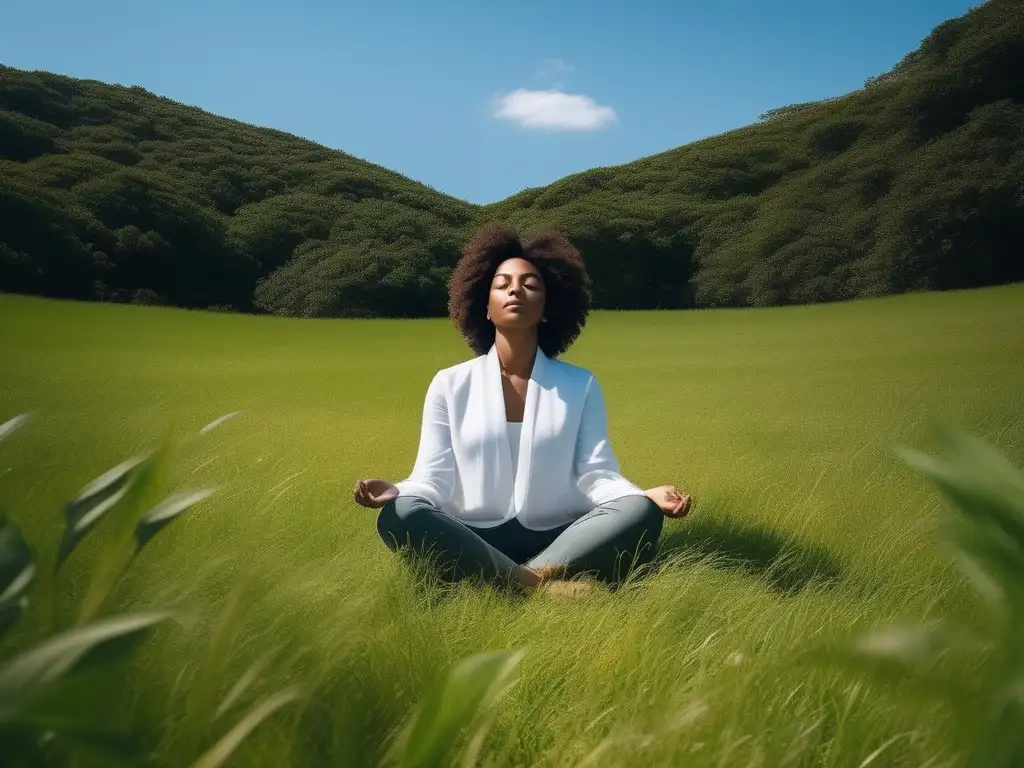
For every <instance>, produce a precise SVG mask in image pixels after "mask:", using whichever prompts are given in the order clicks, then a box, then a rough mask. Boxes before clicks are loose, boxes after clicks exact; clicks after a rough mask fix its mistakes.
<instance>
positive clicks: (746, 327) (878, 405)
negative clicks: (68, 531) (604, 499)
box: [0, 286, 1024, 767]
mask: <svg viewBox="0 0 1024 768" xmlns="http://www.w3.org/2000/svg"><path fill="white" fill-rule="evenodd" d="M1022 303H1024V287H1021V286H1009V287H1005V288H997V289H986V290H983V291H972V292H962V293H950V294H924V295H917V296H906V297H897V298H891V299H882V300H877V301H868V302H857V303H851V304H840V305H831V306H815V307H796V308H790V309H774V310H751V311H722V312H718V311H713V312H688V313H671V312H648V313H597V314H595V315H594V316H593V317H592V318H591V321H590V323H589V327H588V329H587V331H586V332H585V333H584V335H583V337H582V338H581V339H580V341H579V342H578V343H577V345H576V346H575V347H574V348H573V349H572V350H571V351H570V353H569V354H568V355H567V356H566V359H567V360H568V361H569V362H574V363H578V364H580V365H583V366H586V367H588V368H590V369H591V370H593V371H594V372H595V373H596V374H597V375H598V376H599V377H600V379H601V381H602V384H603V386H604V388H605V391H606V396H607V400H608V408H609V422H610V429H611V434H612V439H613V442H614V446H615V449H616V452H617V454H618V456H619V459H620V461H621V463H622V466H623V470H624V472H625V474H626V475H627V476H629V477H630V478H631V479H633V480H634V481H635V482H637V483H639V484H641V485H643V486H644V487H649V486H652V485H656V484H661V483H666V482H671V483H676V484H678V485H679V486H680V487H682V488H683V489H685V490H687V491H691V492H693V493H694V494H695V497H696V499H697V504H696V508H695V511H694V513H693V515H692V516H691V517H689V518H687V519H685V520H682V521H669V522H667V523H666V526H665V534H664V538H663V553H662V554H663V557H662V560H661V563H660V564H659V568H657V569H656V570H654V571H653V572H651V573H650V574H648V575H647V577H646V578H644V579H642V580H641V581H639V582H637V583H635V584H632V585H629V586H628V587H626V588H624V589H622V590H619V591H617V592H614V593H612V592H608V591H599V592H598V593H597V594H596V595H594V596H593V597H590V598H587V599H585V600H580V601H578V602H575V603H566V602H565V601H557V600H551V599H540V598H535V599H530V600H521V599H517V598H513V597H510V596H507V595H503V594H500V593H498V592H495V591H494V590H489V589H477V588H473V587H470V586H468V585H463V586H459V587H451V588H444V589H440V588H432V587H430V586H429V585H427V584H424V582H423V579H422V578H421V577H420V576H418V575H417V574H415V573H411V572H410V571H409V570H408V569H407V568H406V567H405V566H404V565H403V564H401V563H400V562H399V561H398V560H397V559H395V558H394V557H392V556H391V554H390V553H389V552H387V551H386V550H385V549H384V547H383V546H381V545H380V544H379V541H378V540H377V537H376V531H375V528H374V525H373V513H372V512H370V511H369V510H365V509H362V508H359V507H357V506H356V505H355V504H354V503H353V502H351V501H350V496H349V493H350V489H351V486H352V483H353V481H354V480H355V479H357V478H360V477H368V476H380V477H387V478H390V479H393V480H397V479H400V478H401V477H403V476H404V475H405V473H406V472H407V471H408V469H409V468H410V467H411V463H412V460H413V457H414V454H415V447H416V439H417V436H418V427H419V409H420V408H421V406H422V398H423V392H424V391H425V387H426V384H427V383H428V382H429V379H430V376H432V375H433V372H434V371H436V370H437V369H438V368H440V367H443V366H446V365H451V364H454V363H456V362H459V361H461V360H463V359H466V357H468V352H467V351H466V349H465V347H464V346H463V345H462V343H461V341H460V340H459V339H458V337H457V336H456V335H455V332H454V331H453V330H452V329H451V327H450V325H449V324H448V323H447V322H444V321H435V320H429V321H335V322H331V321H308V320H290V319H278V318H262V317H238V316H230V315H218V314H205V313H188V312H178V311H170V310H163V309H154V308H139V307H109V306H99V305H77V304H71V303H59V302H47V301H43V300H38V299H25V298H17V297H10V296H0V323H2V324H3V327H4V328H5V329H11V330H10V332H5V334H4V335H3V337H2V338H0V359H2V360H3V367H2V368H0V406H2V408H3V411H2V412H0V422H3V421H4V420H6V419H8V418H11V417H13V416H15V415H17V414H19V413H26V412H31V413H32V419H31V420H30V421H29V422H27V423H26V424H25V425H23V426H21V427H20V428H19V429H18V430H17V431H16V432H15V433H13V434H12V435H10V436H9V437H8V438H7V439H6V440H5V441H4V443H3V447H4V450H3V452H2V455H0V506H2V508H3V509H5V510H6V511H7V512H8V514H9V515H10V516H11V518H12V519H14V520H15V521H16V522H17V523H18V525H19V526H20V528H21V529H22V531H23V532H24V535H25V537H26V538H27V539H28V540H29V541H30V542H31V543H32V545H33V546H34V547H36V549H37V555H38V556H39V558H40V559H41V561H42V562H52V561H53V558H54V557H55V556H56V554H57V548H58V546H59V543H60V540H61V535H62V533H63V530H64V525H65V519H64V516H63V514H62V511H61V510H62V508H63V505H64V504H65V502H67V501H68V500H69V499H72V498H73V497H74V496H75V495H76V493H78V492H79V491H80V490H81V489H82V488H83V487H84V486H85V485H86V484H87V483H88V482H89V481H90V480H92V479H93V478H96V477H97V476H98V475H100V474H101V473H102V472H104V471H106V470H107V469H109V468H110V467H114V466H116V465H117V464H119V463H120V462H122V461H124V460H126V459H127V458H129V457H131V456H136V455H139V454H141V453H143V452H145V451H147V450H151V449H152V448H154V447H155V446H157V445H159V444H161V443H162V442H163V441H165V440H171V439H173V440H181V439H182V438H183V436H185V435H189V434H194V433H196V432H198V431H199V430H201V429H202V428H203V427H204V426H205V425H207V424H210V423H211V422H213V421H214V420H215V419H217V418H218V417H220V416H223V415H225V414H232V413H233V414H236V415H235V416H234V418H231V419H228V420H226V421H225V422H223V423H221V424H219V425H218V426H217V427H216V429H213V430H212V431H210V432H209V433H207V434H204V435H203V439H202V440H201V441H192V442H188V441H186V442H184V443H182V444H181V448H180V449H179V450H178V451H177V453H176V461H175V463H174V465H173V466H171V467H169V468H168V477H167V484H168V486H169V487H171V488H173V489H205V488H217V489H218V490H217V492H216V493H215V494H214V495H212V496H210V497H209V498H205V499H203V500H202V503H201V504H198V505H197V506H196V508H195V509H194V510H191V511H190V512H189V513H188V514H186V515H183V516H182V517H181V518H180V519H177V520H175V521H174V524H173V525H170V526H168V527H167V528H165V529H162V530H160V532H159V534H158V535H157V536H156V538H155V539H154V541H153V542H152V543H151V544H149V545H148V546H146V548H145V549H144V550H143V551H141V552H140V553H139V554H138V556H137V557H135V559H134V561H133V563H132V566H131V569H130V570H129V571H128V572H126V574H125V576H124V578H123V579H122V580H121V581H120V582H118V583H117V585H116V587H115V588H114V590H113V592H112V593H111V595H110V601H111V607H112V609H116V610H117V611H130V610H146V609H147V608H150V607H153V606H200V607H202V608H203V610H204V613H203V614H202V615H203V616H206V617H207V618H206V619H205V620H204V622H205V623H204V622H200V624H199V625H198V626H197V628H196V629H195V630H194V631H193V632H191V633H184V632H180V631H176V630H174V629H173V628H170V627H167V628H159V629H158V630H157V631H156V632H155V633H154V636H153V639H152V640H151V641H149V642H148V643H147V644H146V645H145V646H143V647H142V648H141V649H140V652H139V654H138V656H137V657H136V662H135V663H136V664H137V665H138V668H139V669H145V670H147V673H148V674H147V675H145V676H143V675H123V676H116V677H113V678H112V679H110V680H109V681H107V682H106V683H105V685H106V687H107V688H109V690H110V696H111V700H112V701H114V702H115V703H114V704H112V705H111V707H112V710H111V717H113V718H115V719H116V720H117V721H118V722H120V723H123V724H124V725H126V726H129V725H130V726H132V727H134V728H137V729H140V730H141V731H142V732H144V733H148V734H171V735H170V736H166V735H165V737H164V741H163V742H162V743H160V744H159V750H160V754H161V755H164V757H165V758H166V756H168V755H174V754H176V752H175V750H176V749H180V748H181V746H180V745H175V743H174V738H176V737H175V735H174V734H179V736H180V734H182V733H183V731H180V730H175V728H174V727H172V726H175V725H177V724H178V721H179V719H180V718H181V717H182V713H183V712H185V711H187V708H188V707H187V702H188V700H189V696H192V697H193V698H194V697H195V696H197V695H198V694H196V693H194V692H191V691H190V689H189V686H188V685H187V681H188V680H191V679H193V678H194V675H195V674H196V671H197V669H199V666H198V665H199V664H200V662H201V659H202V658H204V657H203V653H204V651H203V649H205V648H209V647H210V646H209V643H210V642H212V640H213V638H214V637H215V631H216V626H217V621H216V617H217V616H221V615H222V612H223V611H224V610H227V608H228V607H229V606H228V603H227V602H226V601H227V600H228V596H229V595H231V594H232V589H233V588H234V587H235V586H236V584H238V583H240V582H241V583H244V584H245V585H246V592H245V595H246V597H245V598H244V600H242V601H241V603H240V604H239V605H240V607H239V608H238V614H237V618H236V622H235V624H234V625H233V631H232V636H231V642H230V643H229V644H228V645H227V646H226V647H229V648H230V651H229V652H228V651H225V658H224V661H223V665H224V669H225V671H224V673H223V675H222V676H218V677H217V678H216V679H214V680H211V681H210V685H211V686H212V689H211V691H210V692H209V693H208V694H203V695H204V696H208V698H209V700H210V701H215V702H217V703H220V702H222V701H223V700H224V699H225V697H227V696H228V695H229V694H230V692H231V690H232V686H233V685H235V684H236V682H237V681H238V680H240V679H242V678H243V677H245V675H246V673H247V672H249V671H250V670H251V669H252V668H253V665H254V664H257V665H261V666H259V667H258V669H262V670H263V671H262V672H260V674H258V675H257V674H253V675H250V677H252V678H253V682H252V687H251V689H248V690H247V692H246V700H249V699H251V700H252V701H254V702H259V701H265V700H267V699H268V697H271V696H273V695H274V694H275V692H276V691H279V690H282V689H284V688H285V687H286V686H287V685H290V684H293V683H295V682H298V681H302V682H303V683H308V685H309V693H308V697H307V698H306V699H304V701H303V702H302V704H301V705H300V706H292V705H289V706H284V707H282V708H281V709H280V711H276V712H275V713H273V714H272V715H271V716H270V717H269V718H268V720H267V721H266V722H265V723H263V724H262V725H260V726H259V727H258V728H255V729H254V730H253V731H252V733H251V734H249V736H248V738H247V739H246V740H245V741H244V742H242V743H240V744H239V745H238V747H237V750H238V753H237V754H238V755H239V759H240V760H242V761H243V763H244V764H245V765H254V766H282V765H311V764H325V763H327V764H330V763H332V761H333V762H334V763H335V764H339V763H340V764H351V765H364V764H380V763H381V761H383V760H385V759H386V758H389V759H392V760H397V758H396V755H397V754H398V753H397V752H395V751H394V745H395V744H396V742H395V738H396V737H397V736H398V734H400V733H401V732H402V729H403V728H404V727H405V726H406V725H407V723H408V722H409V721H408V718H409V717H410V714H411V713H412V712H414V711H415V708H416V707H417V705H418V704H419V703H420V702H421V701H422V700H423V697H424V696H426V695H427V694H428V691H430V690H434V686H436V685H439V680H440V679H441V677H442V675H444V674H445V673H446V672H448V671H449V670H451V669H452V668H453V666H454V665H456V664H458V663H459V662H460V661H462V660H464V659H467V658H469V657H472V656H473V655H474V654H478V653H483V652H497V651H503V650H512V649H520V648H521V649H524V655H523V656H522V659H521V661H519V663H518V665H517V667H516V675H517V677H516V682H515V684H514V685H513V686H512V687H510V688H508V690H504V691H503V692H502V695H501V696H500V699H499V700H498V701H497V703H496V704H495V708H494V712H493V722H490V723H489V724H488V727H487V728H486V732H485V734H484V736H483V737H481V738H482V742H481V745H480V746H479V750H480V751H479V764H483V765H508V764H530V765H536V766H552V767H553V766H564V765H621V764H623V763H624V761H628V763H629V764H631V765H645V764H647V765H665V764H681V763H682V764H691V765H711V766H717V765H730V766H731V765H763V766H784V765H791V766H804V765H808V766H809V765H843V766H845V765H861V764H865V765H889V764H908V765H918V766H923V765H929V766H939V765H958V764H960V762H959V761H960V756H959V755H958V754H957V752H956V745H955V744H953V743H951V742H950V740H949V738H948V736H949V733H950V726H951V722H952V719H953V718H954V710H953V708H952V707H950V706H949V705H948V703H945V702H943V701H941V700H936V701H932V700H929V701H927V702H924V703H922V704H921V705H920V706H919V707H917V708H909V707H903V706H901V705H900V703H899V699H898V697H897V696H895V695H894V694H893V693H892V692H891V691H889V690H888V689H887V688H885V687H884V686H882V685H880V684H877V683H875V682H872V681H867V680H864V679H861V678H858V677H856V676H852V677H851V676H849V675H846V674H844V673H843V672H842V671H838V670H834V669H831V668H827V667H826V668H822V667H818V666H814V665H808V664H806V663H805V662H804V661H803V655H802V654H803V652H804V651H806V650H807V649H808V648H810V647H811V646H813V645H815V644H817V643H824V642H826V641H828V640H830V639H835V638H841V637H847V636H849V635H850V634H851V633H856V632H860V631H867V630H870V629H874V628H881V627H886V626H889V625H892V624H894V623H896V622H898V621H901V620H904V619H907V620H912V621H922V622H927V621H932V620H937V619H939V618H947V619H950V620H956V621H972V620H975V619H976V618H977V608H976V606H975V604H974V602H973V601H972V599H971V595H972V591H971V586H970V584H969V582H968V581H967V580H966V579H965V578H964V577H963V576H962V575H961V573H960V572H959V571H958V570H956V568H955V567H954V565H953V564H951V563H950V562H949V561H948V559H947V557H946V556H945V554H944V553H943V552H942V550H941V549H940V548H939V546H938V545H937V543H936V533H937V526H938V524H939V522H940V521H941V520H942V519H943V516H944V515H945V510H946V505H945V502H944V501H943V499H942V497H941V496H940V495H939V494H938V493H936V491H935V488H934V486H933V485H932V484H931V483H930V482H929V481H928V479H927V478H924V477H922V476H920V475H918V474H917V473H916V472H915V471H914V469H913V468H911V467H909V466H907V465H906V464H905V463H904V462H903V461H902V460H901V459H900V457H899V456H898V455H897V454H896V452H895V450H894V448H895V446H897V445H903V446H912V447H914V448H915V449H918V450H921V451H923V452H925V453H931V452H933V451H934V450H936V449H937V443H936V440H935V437H934V435H933V433H932V431H931V425H932V424H933V423H934V422H945V423H949V424H952V425H955V426H956V427H958V428H960V429H963V430H965V431H967V432H970V433H972V434H974V435H977V436H978V437H979V438H981V439H983V440H985V441H986V442H987V443H989V444H991V445H992V446H993V447H994V448H995V449H996V450H998V451H1000V452H1001V453H1003V454H1004V455H1006V456H1007V457H1008V458H1009V459H1010V460H1011V461H1012V462H1014V463H1016V464H1017V465H1020V464H1021V463H1024V430H1022V426H1024V421H1022V414H1024V386H1022V385H1021V383H1020V382H1022V381H1024V355H1022V354H1021V351H1022V350H1021V346H1020V339H1021V338H1024V313H1021V312H1020V311H1019V310H1020V307H1021V306H1022ZM99 543H100V542H99V541H98V540H93V538H92V537H90V536H87V537H85V538H84V539H83V540H82V541H81V543H80V544H79V545H78V547H77V548H76V551H75V553H74V555H73V557H72V558H70V559H69V561H68V563H67V564H66V566H64V568H62V571H61V574H60V577H59V578H60V582H59V585H60V591H59V600H58V606H57V608H58V611H59V612H60V615H61V616H65V617H69V618H70V617H72V616H74V615H75V612H76V611H77V609H78V607H79V606H80V605H81V601H82V600H83V599H84V597H85V596H86V595H87V594H88V591H89V588H90V587H89V585H90V580H89V577H90V574H92V573H93V569H94V568H95V567H96V565H97V563H98V562H100V557H101V549H100V547H99ZM34 589H35V590H36V592H35V595H36V597H34V598H33V599H34V600H39V599H45V598H46V596H47V595H51V594H57V593H55V592H54V581H53V576H52V574H51V573H49V572H45V571H44V572H40V573H39V575H38V583H37V584H36V586H35V587H34ZM45 624H46V617H45V616H44V615H42V614H41V613H40V612H39V611H36V610H35V608H34V606H33V607H30V610H29V611H28V612H27V613H26V615H25V617H24V619H23V621H22V623H21V624H20V625H19V629H18V630H16V631H12V632H11V633H10V635H9V636H8V637H6V638H5V639H4V641H3V645H2V646H0V651H2V653H3V658H7V657H8V656H9V655H10V654H11V653H13V652H14V651H15V650H17V649H20V648H24V647H27V644H28V643H30V642H31V638H32V637H34V636H37V635H38V633H39V632H41V631H43V628H44V627H45ZM231 711H232V715H231V717H230V720H231V722H232V723H234V722H238V721H240V720H241V719H242V718H244V717H245V715H246V713H247V710H246V709H245V708H244V707H241V708H238V707H236V708H234V709H232V710H231ZM217 730H218V732H219V733H220V732H224V731H226V728H218V729H217ZM477 732H478V731H477V730H474V729H472V728H471V729H469V730H467V731H466V732H465V733H463V734H462V735H460V736H459V737H458V738H459V739H462V741H459V743H458V749H460V750H464V749H466V748H468V747H469V744H470V741H471V740H472V738H473V735H474V734H475V733H477ZM180 738H185V736H180ZM207 743H210V744H211V745H212V742H207ZM389 749H391V750H392V751H391V752H389ZM873 755H874V757H872V756H873ZM389 756H390V757H389Z"/></svg>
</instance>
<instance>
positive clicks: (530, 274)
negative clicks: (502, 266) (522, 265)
mask: <svg viewBox="0 0 1024 768" xmlns="http://www.w3.org/2000/svg"><path fill="white" fill-rule="evenodd" d="M519 274H520V275H522V276H523V277H524V278H526V277H536V278H537V279H538V280H539V279H540V273H539V272H520V273H519ZM495 277H512V275H510V274H509V273H508V272H498V273H497V274H496V275H495Z"/></svg>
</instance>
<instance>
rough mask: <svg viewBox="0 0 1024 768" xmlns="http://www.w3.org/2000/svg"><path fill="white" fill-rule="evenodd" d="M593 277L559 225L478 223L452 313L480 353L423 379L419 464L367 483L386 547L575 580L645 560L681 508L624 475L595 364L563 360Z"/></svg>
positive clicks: (682, 501)
mask: <svg viewBox="0 0 1024 768" xmlns="http://www.w3.org/2000/svg"><path fill="white" fill-rule="evenodd" d="M589 304H590V283H589V279H588V277H587V273H586V270H585V267H584V264H583V261H582V259H581V258H580V255H579V253H578V252H577V250H576V249H575V248H574V247H573V246H572V245H571V244H570V243H569V242H568V241H566V240H565V239H564V238H562V237H561V236H558V235H545V236H542V237H538V238H536V239H533V240H532V241H530V242H528V243H526V244H525V245H524V244H523V243H522V242H521V241H520V239H519V237H518V235H517V234H516V233H515V232H514V231H513V230H511V229H509V228H507V227H506V226H504V225H501V224H491V225H487V226H485V227H483V228H482V229H480V230H479V231H477V232H476V233H475V234H474V235H473V236H472V237H471V238H470V240H469V242H468V243H467V244H466V247H465V251H464V254H463V256H462V258H461V259H460V261H459V263H458V265H457V266H456V267H455V270H454V271H453V274H452V279H451V290H450V298H449V304H448V308H449V313H450V315H451V318H452V321H453V322H454V323H455V325H456V327H458V329H459V331H461V333H462V335H463V336H464V337H465V339H466V341H467V342H468V343H469V346H470V347H471V349H472V350H473V351H474V352H475V353H476V354H477V355H478V356H477V357H475V358H473V359H471V360H468V361H466V362H463V363H460V364H458V365H455V366H452V367H450V368H446V369H443V370H441V371H440V372H438V373H437V374H436V375H435V376H434V378H433V380H432V381H431V383H430V386H429V387H428V388H427V394H426V402H425V404H424V408H423V420H422V425H421V433H420V442H419V450H418V452H417V455H416V460H415V464H414V466H413V469H412V474H411V475H410V476H409V477H408V478H407V479H405V480H403V481H401V482H399V483H397V484H392V483H389V482H387V481H384V480H362V481H360V482H359V483H358V484H357V485H356V487H355V489H354V492H353V493H354V498H355V501H356V502H357V503H359V504H361V505H363V506H365V507H371V508H380V510H381V511H380V513H379V515H378V518H377V530H378V532H379V534H380V536H381V538H382V539H383V540H384V542H385V544H387V545H388V546H389V547H390V548H391V549H394V550H397V549H398V548H400V547H405V546H411V547H412V548H413V549H415V550H419V551H423V550H427V551H429V552H430V553H431V554H432V556H434V557H437V558H439V562H440V563H441V564H442V565H443V566H444V568H445V571H446V572H447V573H448V574H450V576H452V577H454V578H461V577H464V576H471V575H480V576H483V577H484V578H486V579H489V580H494V581H504V582H506V583H509V582H511V583H514V584H518V585H520V586H522V587H526V588H534V587H538V586H541V585H545V586H546V588H548V589H551V588H555V589H559V588H561V589H564V588H566V587H568V588H569V591H572V586H571V584H570V583H571V581H572V580H574V579H575V578H576V577H577V576H580V575H592V576H595V577H597V578H598V579H600V580H603V581H619V580H621V579H622V578H624V577H625V576H626V575H627V574H628V573H629V572H631V571H632V569H633V568H635V567H636V566H637V565H641V564H644V563H647V562H649V560H650V558H651V556H652V555H653V554H654V551H655V545H656V542H657V539H658V537H659V536H660V534H661V528H662V522H663V517H664V516H669V517H682V516H684V515H686V514H687V512H688V511H689V509H690V505H691V497H690V496H689V495H688V494H683V493H680V492H679V490H678V489H676V487H675V486H672V485H663V486H660V487H658V488H652V489H650V490H646V491H645V490H642V489H640V488H639V487H638V486H636V485H634V484H633V483H631V482H630V481H629V480H627V479H626V478H625V477H623V476H622V475H621V474H620V473H619V466H618V461H617V459H616V457H615V454H614V452H613V450H612V447H611V445H610V444H609V441H608V434H607V426H606V417H605V404H604V398H603V394H602V390H601V386H600V385H599V384H598V382H597V379H595V377H594V376H593V374H592V373H590V372H589V371H588V370H586V369H584V368H581V367H578V366H575V365H571V364H569V363H565V362H562V361H560V360H557V359H556V358H557V357H558V356H559V355H560V354H562V353H563V352H565V351H566V349H568V348H569V346H570V345H571V344H572V343H573V341H575V339H576V338H577V337H578V336H579V334H580V331H581V330H582V328H583V326H584V324H585V322H586V318H587V313H588V311H589Z"/></svg>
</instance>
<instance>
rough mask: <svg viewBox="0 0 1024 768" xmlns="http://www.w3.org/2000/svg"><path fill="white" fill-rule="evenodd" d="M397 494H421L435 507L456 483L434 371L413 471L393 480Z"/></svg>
mask: <svg viewBox="0 0 1024 768" xmlns="http://www.w3.org/2000/svg"><path fill="white" fill-rule="evenodd" d="M395 485H397V486H398V493H399V495H400V496H420V497H422V498H424V499H426V500H427V501H429V502H430V503H431V504H433V505H434V506H435V507H437V508H438V509H440V508H441V506H442V505H443V504H444V503H445V502H447V501H448V499H450V498H451V495H452V491H453V489H454V487H455V454H454V452H453V450H452V433H451V428H450V423H449V421H448V400H447V397H446V395H445V386H444V379H443V378H442V377H441V375H440V374H436V375H435V376H434V378H433V380H432V381H431V382H430V386H429V387H427V395H426V398H425V401H424V403H423V420H422V423H421V426H420V443H419V449H418V450H417V452H416V462H415V464H414V465H413V468H412V474H410V475H409V477H407V478H406V479H405V480H402V481H401V482H399V483H395Z"/></svg>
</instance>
